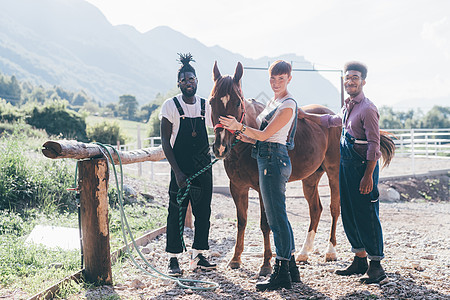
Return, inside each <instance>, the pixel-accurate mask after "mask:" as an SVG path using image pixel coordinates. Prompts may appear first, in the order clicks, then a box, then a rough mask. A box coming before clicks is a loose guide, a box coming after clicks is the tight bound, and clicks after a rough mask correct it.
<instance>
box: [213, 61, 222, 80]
mask: <svg viewBox="0 0 450 300" xmlns="http://www.w3.org/2000/svg"><path fill="white" fill-rule="evenodd" d="M221 76H222V75H220V71H219V68H218V67H217V60H216V61H215V62H214V68H213V80H214V81H217V79H219V78H220V77H221Z"/></svg>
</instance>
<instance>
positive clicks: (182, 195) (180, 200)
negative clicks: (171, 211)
mask: <svg viewBox="0 0 450 300" xmlns="http://www.w3.org/2000/svg"><path fill="white" fill-rule="evenodd" d="M237 142H238V139H235V140H234V142H233V144H232V145H231V149H233V147H234V146H235V145H236V144H237ZM231 149H230V152H231ZM218 160H219V159H218V158H215V159H214V160H213V161H212V162H210V163H209V164H208V165H206V166H205V167H204V168H203V169H201V170H200V171H198V172H197V173H195V174H194V175H191V176H190V177H189V178H188V179H186V183H187V186H186V190H185V191H184V193H182V190H183V189H181V188H180V189H178V192H177V204H178V207H179V212H180V214H179V220H178V222H179V226H180V237H181V245H182V246H183V249H184V251H187V249H186V244H185V243H184V237H183V234H184V222H183V206H182V204H183V201H184V199H186V196H187V195H188V193H189V190H190V189H191V182H192V180H194V179H195V178H197V177H198V176H200V175H201V174H203V173H204V172H206V171H207V170H208V169H209V168H211V167H212V165H214V164H215V163H216V162H217V161H218Z"/></svg>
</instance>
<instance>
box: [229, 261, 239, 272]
mask: <svg viewBox="0 0 450 300" xmlns="http://www.w3.org/2000/svg"><path fill="white" fill-rule="evenodd" d="M228 266H229V267H230V268H232V269H233V270H234V269H239V268H240V267H241V263H240V262H238V261H230V262H229V263H228Z"/></svg>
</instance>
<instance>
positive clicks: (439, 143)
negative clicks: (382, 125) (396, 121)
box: [386, 129, 450, 157]
mask: <svg viewBox="0 0 450 300" xmlns="http://www.w3.org/2000/svg"><path fill="white" fill-rule="evenodd" d="M386 131H388V132H390V133H392V134H394V135H395V137H396V139H394V143H395V147H396V155H399V156H408V157H414V156H416V157H417V156H425V157H428V156H443V157H445V156H448V157H450V129H387V130H386Z"/></svg>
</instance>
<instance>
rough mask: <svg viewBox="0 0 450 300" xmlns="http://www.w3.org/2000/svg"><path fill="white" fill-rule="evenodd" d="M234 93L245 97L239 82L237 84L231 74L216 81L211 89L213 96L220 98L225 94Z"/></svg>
mask: <svg viewBox="0 0 450 300" xmlns="http://www.w3.org/2000/svg"><path fill="white" fill-rule="evenodd" d="M233 94H236V95H237V96H238V97H239V98H241V99H243V98H244V97H243V95H242V90H241V88H240V86H239V84H236V83H235V82H234V80H233V78H232V77H231V76H229V75H225V76H222V77H220V78H219V79H217V80H216V81H215V83H214V87H213V89H212V91H211V98H219V99H220V98H222V97H223V96H225V95H233Z"/></svg>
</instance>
